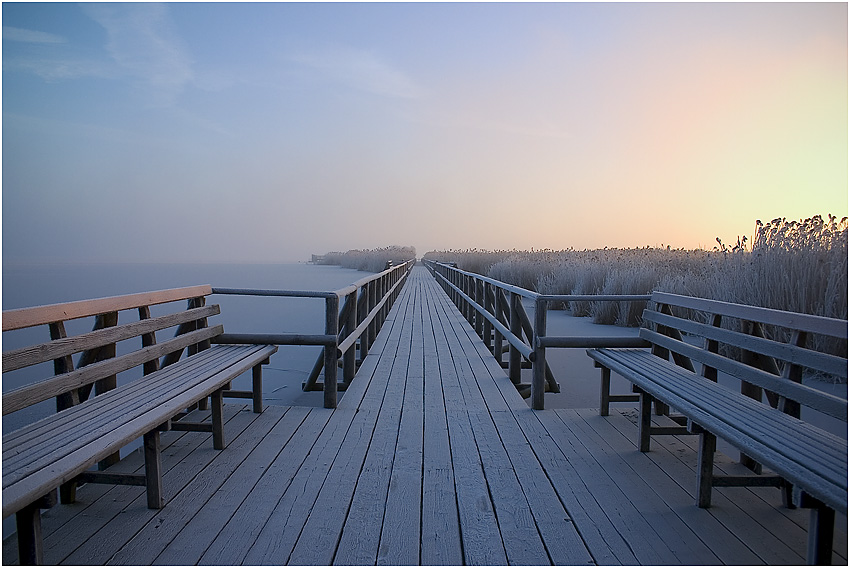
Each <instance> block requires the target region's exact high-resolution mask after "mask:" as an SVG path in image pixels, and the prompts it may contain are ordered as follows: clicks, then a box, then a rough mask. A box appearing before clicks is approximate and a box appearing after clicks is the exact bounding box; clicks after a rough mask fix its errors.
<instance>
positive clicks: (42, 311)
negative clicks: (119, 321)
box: [3, 286, 212, 331]
mask: <svg viewBox="0 0 850 568" xmlns="http://www.w3.org/2000/svg"><path fill="white" fill-rule="evenodd" d="M211 293H212V288H211V287H210V286H190V287H187V288H174V289H170V290H159V291H156V292H142V293H140V294H128V295H124V296H112V297H109V298H98V299H95V300H81V301H78V302H65V303H61V304H51V305H48V306H37V307H34V308H20V309H16V310H4V311H3V331H10V330H13V329H22V328H25V327H32V326H35V325H42V324H48V323H53V322H57V321H67V320H71V319H78V318H84V317H89V316H96V315H98V314H104V313H107V312H114V311H121V310H134V309H136V308H139V307H141V306H153V305H156V304H164V303H167V302H175V301H179V300H185V299H188V298H194V297H198V296H208V295H209V294H211Z"/></svg>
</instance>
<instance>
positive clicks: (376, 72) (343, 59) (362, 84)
mask: <svg viewBox="0 0 850 568" xmlns="http://www.w3.org/2000/svg"><path fill="white" fill-rule="evenodd" d="M289 60H290V61H293V62H295V63H298V64H300V65H304V66H306V67H309V68H311V69H313V70H315V71H318V72H320V73H321V74H323V75H325V76H326V77H329V78H330V79H332V80H333V81H336V82H339V83H342V84H343V85H345V86H347V87H350V88H353V89H357V90H360V91H365V92H368V93H372V94H375V95H380V96H383V97H388V98H404V99H415V98H420V97H423V96H425V94H426V93H425V91H424V90H423V89H422V88H421V87H419V86H418V85H417V84H416V83H415V82H414V81H413V80H412V79H411V78H410V77H408V76H407V75H406V74H405V73H403V72H402V71H400V70H398V69H395V68H394V67H392V66H391V65H390V64H389V63H387V62H386V61H384V60H383V59H381V58H380V57H379V56H378V55H377V54H375V53H374V52H372V51H368V50H362V49H356V48H351V47H333V48H328V49H324V50H320V51H312V52H300V53H296V54H292V55H290V56H289Z"/></svg>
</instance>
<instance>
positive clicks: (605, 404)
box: [599, 367, 611, 416]
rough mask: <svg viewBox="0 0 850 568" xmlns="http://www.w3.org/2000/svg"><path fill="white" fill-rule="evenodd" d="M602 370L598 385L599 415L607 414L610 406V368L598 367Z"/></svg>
mask: <svg viewBox="0 0 850 568" xmlns="http://www.w3.org/2000/svg"><path fill="white" fill-rule="evenodd" d="M599 370H600V371H601V372H602V383H601V385H600V387H599V415H600V416H608V411H609V410H610V406H611V404H610V403H611V369H609V368H608V367H600V368H599Z"/></svg>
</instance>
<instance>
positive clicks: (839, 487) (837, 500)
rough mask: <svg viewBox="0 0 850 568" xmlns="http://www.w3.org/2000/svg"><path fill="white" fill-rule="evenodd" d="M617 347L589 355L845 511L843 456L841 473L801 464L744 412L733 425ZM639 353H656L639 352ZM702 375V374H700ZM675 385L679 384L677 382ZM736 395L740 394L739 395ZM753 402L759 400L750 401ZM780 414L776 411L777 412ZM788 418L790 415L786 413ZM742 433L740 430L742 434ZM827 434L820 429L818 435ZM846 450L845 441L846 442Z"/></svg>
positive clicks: (708, 385) (707, 385)
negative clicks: (766, 438)
mask: <svg viewBox="0 0 850 568" xmlns="http://www.w3.org/2000/svg"><path fill="white" fill-rule="evenodd" d="M618 351H627V350H609V349H599V350H594V353H593V355H592V357H593V358H594V360H597V361H598V362H600V363H601V364H603V365H605V366H606V367H608V368H610V369H611V370H613V371H615V372H616V373H618V374H621V375H623V376H624V377H626V378H628V379H629V380H631V381H634V382H635V383H636V384H639V386H640V387H641V388H642V389H643V390H645V391H646V392H648V393H649V394H650V395H651V396H653V397H655V398H657V399H658V400H661V401H662V402H664V403H666V404H669V405H670V406H672V407H673V408H676V409H677V410H679V411H680V412H682V413H684V414H685V415H687V416H688V417H689V418H691V419H692V420H694V421H695V422H696V423H697V424H699V425H700V426H702V427H704V428H706V429H707V430H709V431H711V432H713V433H715V434H716V435H718V436H720V437H721V438H723V439H725V440H727V441H728V442H730V443H731V444H733V445H735V446H736V447H738V448H739V449H740V450H741V451H743V452H745V453H746V454H748V455H750V456H751V457H753V458H754V459H756V460H758V461H761V462H763V463H766V464H770V467H771V469H773V470H774V471H776V472H777V473H778V474H779V475H781V476H782V477H784V478H786V479H788V480H789V481H791V482H792V483H795V484H798V485H800V486H801V487H803V488H804V489H805V490H806V491H807V492H808V493H810V494H811V495H812V496H813V497H815V498H817V499H819V500H821V501H823V502H824V503H826V504H827V505H828V506H830V507H832V508H834V509H836V510H839V511H843V512H846V511H847V473H846V458H845V460H844V475H843V477H842V476H840V475H834V474H832V475H830V471H829V470H828V471H827V472H824V471H822V470H818V469H812V467H813V465H812V464H801V463H800V462H799V461H797V460H794V459H791V458H789V457H788V456H786V455H785V454H783V453H781V452H779V451H777V450H776V449H774V448H772V447H770V446H767V445H765V444H764V443H761V442H760V441H758V440H756V439H754V438H753V437H752V436H751V435H750V430H751V426H752V424H751V422H750V421H747V420H746V419H745V417H746V415H738V416H739V417H740V419H739V424H738V425H733V424H730V423H729V422H727V421H725V420H722V419H720V418H718V417H717V416H715V415H713V414H712V413H710V412H708V411H706V410H705V409H704V408H701V407H700V406H698V405H697V404H695V403H694V402H692V401H691V400H689V399H686V398H685V397H684V396H682V395H681V394H679V392H677V391H673V390H671V389H670V388H667V387H666V386H665V385H664V384H662V383H660V382H656V381H653V380H650V379H649V378H648V377H647V376H646V375H645V374H644V371H643V370H635V369H634V368H632V367H630V366H629V365H628V364H627V363H625V362H624V358H623V357H622V356H621V355H620V354H619V353H618ZM642 353H643V354H642V355H639V357H646V356H650V357H655V356H654V355H651V354H648V353H647V352H646V351H643V352H642ZM656 358H657V359H658V363H657V365H658V366H659V367H661V366H665V365H666V366H671V367H672V366H673V364H672V363H669V362H666V361H664V360H662V359H660V358H658V357H656ZM700 379H701V378H700ZM701 387H705V388H709V389H720V388H724V387H722V386H720V385H717V384H715V383H712V382H711V381H707V380H706V383H705V384H704V385H701ZM677 388H678V386H677ZM739 398H743V397H740V396H739ZM753 403H754V404H759V403H757V402H755V401H753ZM776 413H777V414H779V412H776ZM788 419H791V417H790V416H789V417H788ZM742 433H743V434H742ZM823 434H826V433H825V432H822V431H821V435H823ZM845 450H846V444H845Z"/></svg>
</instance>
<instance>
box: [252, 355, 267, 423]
mask: <svg viewBox="0 0 850 568" xmlns="http://www.w3.org/2000/svg"><path fill="white" fill-rule="evenodd" d="M266 361H268V359H267V360H266ZM251 379H252V387H253V389H254V390H253V393H254V396H253V397H252V398H253V400H254V412H255V413H257V414H260V413H261V412H262V411H263V365H262V363H261V364H260V365H254V368H253V369H252V370H251Z"/></svg>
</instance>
